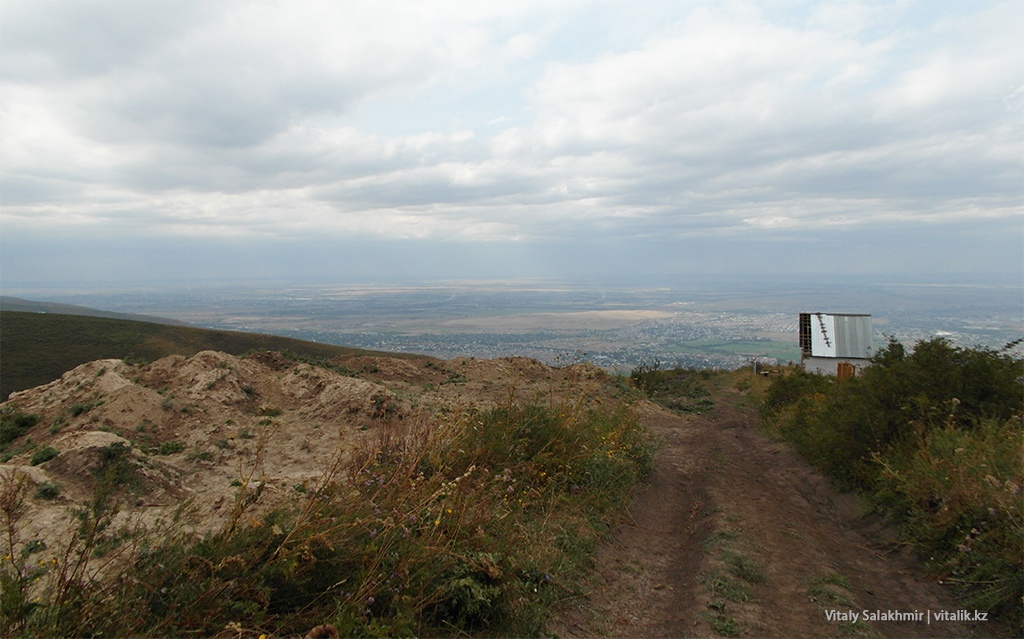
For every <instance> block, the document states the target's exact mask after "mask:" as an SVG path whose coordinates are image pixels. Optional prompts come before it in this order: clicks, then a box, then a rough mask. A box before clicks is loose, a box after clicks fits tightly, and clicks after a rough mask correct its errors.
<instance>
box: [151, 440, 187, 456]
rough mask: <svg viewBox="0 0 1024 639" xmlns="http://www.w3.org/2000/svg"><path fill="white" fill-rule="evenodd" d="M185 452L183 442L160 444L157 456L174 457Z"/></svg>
mask: <svg viewBox="0 0 1024 639" xmlns="http://www.w3.org/2000/svg"><path fill="white" fill-rule="evenodd" d="M183 450H185V444H182V443H181V442H163V443H162V444H160V447H159V448H157V451H156V454H157V455H173V454H175V453H180V452H181V451H183Z"/></svg>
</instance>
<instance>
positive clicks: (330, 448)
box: [0, 351, 615, 562]
mask: <svg viewBox="0 0 1024 639" xmlns="http://www.w3.org/2000/svg"><path fill="white" fill-rule="evenodd" d="M614 393H615V384H614V381H613V380H612V379H611V378H610V377H609V376H608V375H607V374H606V373H604V372H603V371H601V370H600V369H598V368H597V367H594V366H590V365H576V366H571V367H566V368H562V369H555V368H550V367H548V366H545V365H543V364H541V363H539V362H537V361H534V360H530V359H526V358H503V359H496V360H486V361H485V360H476V359H470V358H459V359H454V360H448V361H442V360H437V359H434V358H429V357H423V358H402V359H398V358H388V357H369V356H353V357H344V358H338V359H335V360H334V361H332V362H330V363H329V366H327V367H324V366H319V365H316V366H314V365H310V364H308V363H302V362H299V361H296V360H294V359H289V358H287V357H284V356H282V355H280V354H278V353H273V352H266V353H258V354H255V355H250V356H248V357H235V356H232V355H228V354H225V353H219V352H214V351H204V352H200V353H198V354H196V355H195V356H193V357H190V358H184V357H181V356H171V357H166V358H163V359H160V360H157V361H155V362H153V363H151V364H148V365H140V366H133V365H129V364H126V363H124V362H123V361H121V360H115V359H110V360H98V361H94V362H90V363H88V364H84V365H82V366H79V367H77V368H75V369H73V370H71V371H68V372H67V373H65V374H64V375H63V376H62V377H61V378H60V379H58V380H55V381H53V382H52V383H50V384H47V385H45V386H39V387H36V388H32V389H28V390H25V391H22V392H18V393H14V394H12V396H11V397H10V399H9V400H8V401H7V402H5V403H4V404H3V405H2V407H3V410H15V409H16V410H19V411H21V412H23V413H28V414H33V415H37V416H39V421H38V423H37V424H36V425H35V426H33V427H32V428H31V429H30V430H29V431H28V432H26V433H25V434H24V435H22V436H20V437H18V438H17V439H15V440H14V441H12V442H10V443H9V444H6V445H5V447H4V450H3V451H0V452H2V453H4V455H5V457H8V459H7V460H6V461H5V462H4V463H3V464H0V475H6V476H9V477H10V476H14V475H15V474H17V473H22V474H24V475H26V476H27V477H28V479H29V481H30V482H31V483H32V484H33V485H34V486H35V488H34V489H33V492H32V493H30V494H34V495H35V496H34V497H32V498H31V499H30V500H29V501H28V510H27V512H26V513H25V515H24V517H22V521H21V525H22V527H21V529H20V531H19V536H20V538H21V540H22V541H23V542H30V543H31V544H32V547H33V548H34V549H36V550H34V552H33V556H32V559H33V560H38V561H43V562H45V561H49V560H51V559H52V558H54V557H55V556H56V555H57V553H58V552H59V549H60V548H61V545H62V539H66V538H67V536H68V535H69V534H70V533H71V531H72V529H73V525H74V517H73V515H72V509H73V508H75V507H80V506H81V505H82V504H84V503H85V502H87V501H88V500H90V499H91V498H92V495H93V486H94V484H95V481H96V480H95V472H96V469H97V468H98V466H99V464H101V463H103V460H104V459H107V461H108V462H109V461H110V459H111V458H112V455H114V453H117V455H121V456H122V457H121V458H119V459H120V461H119V463H124V464H127V465H128V466H127V468H129V469H130V471H129V472H128V474H130V480H129V479H126V480H125V481H126V485H125V487H124V488H125V490H126V491H127V493H128V494H129V496H130V499H128V500H127V502H126V503H125V504H124V505H123V506H122V507H121V509H120V512H119V513H118V514H117V518H116V519H115V521H114V522H113V524H112V529H119V528H121V527H132V526H136V525H144V526H149V525H152V524H153V523H155V522H156V521H158V520H160V519H168V518H170V517H172V516H173V514H174V512H175V510H176V509H177V508H178V506H179V505H181V504H182V503H184V502H189V503H190V505H191V511H190V513H191V514H190V517H191V518H192V520H193V521H194V522H195V528H196V529H197V530H214V529H217V528H219V527H220V526H222V525H223V523H224V522H225V521H226V520H227V519H228V518H229V517H231V516H232V511H233V508H234V504H235V500H236V498H237V496H238V492H239V489H240V487H245V488H246V489H249V488H251V489H252V490H258V491H259V494H260V499H259V503H258V504H257V505H256V506H254V507H252V508H251V509H250V510H249V511H248V513H247V517H252V516H258V514H259V513H260V512H263V511H266V510H269V509H272V508H275V507H278V506H280V505H282V504H283V503H287V502H289V501H293V502H294V501H297V500H298V499H300V498H301V496H302V494H303V492H304V491H305V490H306V489H307V487H308V488H311V487H312V486H314V485H315V484H316V482H317V481H318V480H319V479H320V478H321V476H322V475H323V474H324V473H325V471H326V470H327V469H328V468H331V466H332V464H333V463H334V462H335V461H337V460H339V459H340V460H341V462H342V463H341V464H340V466H341V467H344V463H343V462H344V461H345V460H346V459H347V458H349V457H350V456H351V454H352V452H353V451H355V450H357V449H359V448H360V447H361V446H365V445H367V443H368V442H371V441H373V440H374V439H376V438H377V437H378V436H379V435H380V433H381V432H382V431H386V430H391V429H394V430H404V429H414V428H416V427H417V425H418V424H420V425H421V424H422V423H423V420H426V419H430V417H431V416H432V415H434V414H435V413H437V412H438V411H447V412H451V411H458V410H461V409H466V408H471V407H480V408H486V407H490V406H494V405H497V404H503V403H506V402H510V401H518V402H531V401H541V402H547V401H554V402H558V401H573V402H577V401H582V402H606V401H614V399H613V397H612V396H613V395H614ZM46 447H52V448H53V449H54V450H55V451H56V452H57V455H56V456H55V457H53V458H52V459H49V460H47V461H45V462H42V463H38V458H36V461H37V465H33V463H32V462H33V457H34V456H36V455H37V453H39V451H41V450H43V449H45V448H46ZM128 474H126V475H125V476H126V477H127V476H128ZM39 549H42V550H39Z"/></svg>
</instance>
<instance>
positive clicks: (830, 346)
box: [800, 313, 872, 358]
mask: <svg viewBox="0 0 1024 639" xmlns="http://www.w3.org/2000/svg"><path fill="white" fill-rule="evenodd" d="M800 319H801V322H800V333H801V335H800V340H801V346H805V345H806V344H807V343H808V342H809V344H810V353H807V351H806V350H804V354H805V356H806V355H811V356H814V357H855V358H868V357H871V355H872V343H871V316H870V315H839V314H833V313H801V318H800ZM808 320H809V321H808ZM806 332H809V335H808V334H806ZM808 337H809V338H810V339H809V340H808V339H806V338H808Z"/></svg>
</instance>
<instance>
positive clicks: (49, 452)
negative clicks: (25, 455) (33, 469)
mask: <svg viewBox="0 0 1024 639" xmlns="http://www.w3.org/2000/svg"><path fill="white" fill-rule="evenodd" d="M59 454H60V453H59V452H57V449H56V448H54V447H53V446H45V447H43V448H40V449H39V450H37V451H36V452H35V453H34V454H33V455H32V460H31V461H30V462H29V463H30V464H32V465H33V466H38V465H39V464H45V463H46V462H48V461H50V460H51V459H53V458H54V457H56V456H57V455H59Z"/></svg>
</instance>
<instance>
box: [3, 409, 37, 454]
mask: <svg viewBox="0 0 1024 639" xmlns="http://www.w3.org/2000/svg"><path fill="white" fill-rule="evenodd" d="M37 423H39V415H33V414H31V413H23V412H21V411H20V410H17V409H10V410H6V409H5V410H4V411H3V412H0V446H5V445H7V444H9V443H11V442H13V441H14V440H15V439H17V438H19V437H21V436H22V435H24V434H25V433H27V432H28V430H29V429H30V428H32V427H33V426H35V425H36V424H37Z"/></svg>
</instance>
